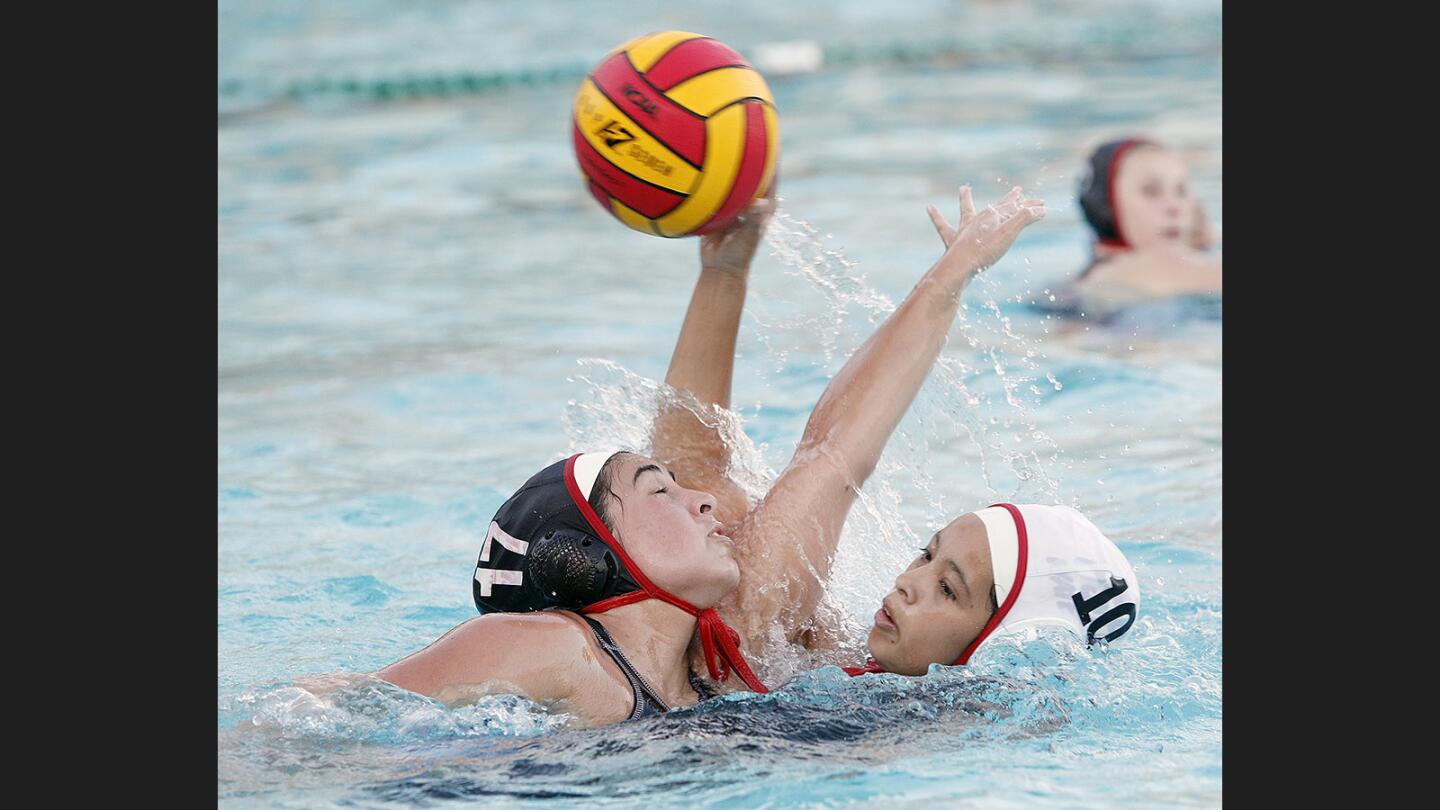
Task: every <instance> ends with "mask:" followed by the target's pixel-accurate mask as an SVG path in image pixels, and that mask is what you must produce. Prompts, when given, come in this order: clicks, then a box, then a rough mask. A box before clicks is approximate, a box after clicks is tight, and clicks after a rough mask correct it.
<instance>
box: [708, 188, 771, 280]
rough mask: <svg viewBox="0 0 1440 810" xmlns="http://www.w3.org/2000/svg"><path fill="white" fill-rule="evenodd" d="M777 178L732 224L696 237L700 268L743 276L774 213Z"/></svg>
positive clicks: (746, 272)
mask: <svg viewBox="0 0 1440 810" xmlns="http://www.w3.org/2000/svg"><path fill="white" fill-rule="evenodd" d="M778 180H779V178H775V179H774V180H771V181H770V188H769V189H767V190H766V191H765V194H764V195H763V196H761V197H759V198H758V199H756V200H755V201H754V202H752V203H750V205H749V207H747V208H746V209H745V210H744V211H742V212H741V213H740V216H739V217H737V218H736V219H735V221H734V222H732V223H730V224H729V225H726V226H725V227H724V228H722V229H720V230H718V231H715V232H713V233H707V234H705V235H704V236H702V237H700V267H701V268H703V269H705V270H719V271H721V272H723V273H730V274H733V275H737V276H740V277H741V278H743V277H745V276H746V275H748V274H749V272H750V262H751V260H753V259H754V258H755V249H756V248H757V247H759V245H760V237H761V236H762V235H764V233H765V225H766V223H768V222H769V221H770V215H771V214H774V213H775V206H776V199H775V187H776V186H777V185H778V182H777V181H778Z"/></svg>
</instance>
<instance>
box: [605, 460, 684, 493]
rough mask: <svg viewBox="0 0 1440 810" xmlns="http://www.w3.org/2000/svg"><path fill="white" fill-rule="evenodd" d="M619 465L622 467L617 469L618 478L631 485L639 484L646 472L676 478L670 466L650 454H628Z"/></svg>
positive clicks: (671, 478)
mask: <svg viewBox="0 0 1440 810" xmlns="http://www.w3.org/2000/svg"><path fill="white" fill-rule="evenodd" d="M619 466H620V469H619V470H618V471H617V472H618V473H619V475H617V476H616V478H617V479H619V480H621V481H623V482H625V483H626V484H628V485H630V486H635V485H636V484H638V483H639V482H640V476H642V475H645V474H646V473H655V474H657V475H662V476H665V477H666V478H669V479H670V480H672V481H673V480H675V473H674V472H672V471H671V470H670V468H669V467H667V466H665V465H664V464H661V463H660V462H658V461H656V460H655V459H653V458H650V457H648V456H641V455H636V454H634V453H629V454H626V455H625V456H624V457H623V458H621V459H620V462H619Z"/></svg>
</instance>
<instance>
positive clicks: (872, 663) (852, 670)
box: [841, 658, 886, 678]
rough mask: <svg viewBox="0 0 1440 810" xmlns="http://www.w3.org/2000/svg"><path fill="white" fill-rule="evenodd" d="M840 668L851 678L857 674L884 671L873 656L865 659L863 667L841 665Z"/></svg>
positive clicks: (873, 673) (872, 673) (871, 673)
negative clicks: (867, 659)
mask: <svg viewBox="0 0 1440 810" xmlns="http://www.w3.org/2000/svg"><path fill="white" fill-rule="evenodd" d="M841 669H843V670H845V674H846V675H849V676H850V677H852V678H854V677H855V676H857V675H875V674H877V673H880V672H885V671H886V669H885V668H884V667H882V666H880V662H879V661H876V660H875V659H874V658H871V659H870V660H869V661H866V662H865V666H863V667H841Z"/></svg>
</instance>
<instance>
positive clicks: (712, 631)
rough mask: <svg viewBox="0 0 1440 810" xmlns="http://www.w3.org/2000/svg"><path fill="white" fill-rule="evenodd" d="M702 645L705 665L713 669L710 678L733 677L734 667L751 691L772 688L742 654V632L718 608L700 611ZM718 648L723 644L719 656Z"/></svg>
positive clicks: (724, 678)
mask: <svg viewBox="0 0 1440 810" xmlns="http://www.w3.org/2000/svg"><path fill="white" fill-rule="evenodd" d="M700 646H701V647H702V648H704V650H705V667H706V668H707V669H709V670H710V677H712V678H714V679H715V680H717V681H722V682H723V681H726V680H728V679H729V678H730V670H731V669H734V670H735V672H736V673H738V674H739V675H740V680H742V681H744V682H745V685H746V686H748V687H750V691H752V692H761V693H764V692H769V691H770V690H769V689H766V688H765V684H763V683H761V682H760V679H759V678H757V677H755V673H754V672H752V671H751V670H750V665H749V664H747V663H746V662H745V656H744V655H742V654H741V653H740V634H739V633H737V632H735V631H734V630H733V629H732V628H731V627H730V626H729V625H727V624H725V621H724V620H723V619H721V618H720V614H719V613H716V612H715V609H714V608H706V609H705V610H702V611H700ZM716 647H719V653H720V654H719V655H718V656H717V655H716Z"/></svg>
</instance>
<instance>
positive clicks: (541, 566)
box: [527, 529, 620, 610]
mask: <svg viewBox="0 0 1440 810" xmlns="http://www.w3.org/2000/svg"><path fill="white" fill-rule="evenodd" d="M527 568H528V569H529V571H530V575H531V576H532V577H534V578H535V587H536V588H537V589H539V590H540V591H541V592H542V593H544V594H545V595H546V596H548V597H549V598H550V600H551V601H553V602H554V603H555V604H556V606H557V607H561V608H565V609H566V610H578V609H579V608H582V607H584V606H585V605H588V604H591V603H593V602H598V601H600V600H601V599H603V598H605V596H606V595H607V594H608V593H609V592H610V590H611V589H612V586H613V585H614V584H615V581H616V580H617V579H618V578H619V576H620V561H619V560H617V559H615V552H613V551H611V550H610V548H609V547H608V546H606V545H605V544H604V543H603V542H601V541H600V540H599V539H598V538H595V537H593V536H591V535H589V534H584V533H582V532H577V531H574V530H571V529H554V530H552V531H550V532H547V533H546V534H545V535H544V536H542V537H541V538H540V539H539V540H536V541H535V542H534V543H533V544H531V546H530V559H529V564H528V565H527Z"/></svg>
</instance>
